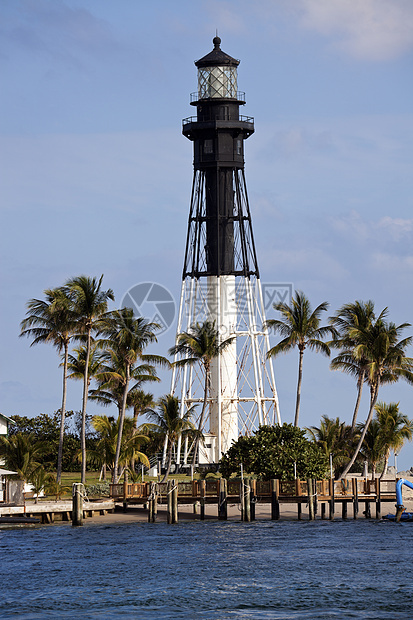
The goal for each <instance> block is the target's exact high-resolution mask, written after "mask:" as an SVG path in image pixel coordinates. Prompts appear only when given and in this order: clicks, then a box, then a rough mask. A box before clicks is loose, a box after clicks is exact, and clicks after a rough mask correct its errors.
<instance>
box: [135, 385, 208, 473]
mask: <svg viewBox="0 0 413 620" xmlns="http://www.w3.org/2000/svg"><path fill="white" fill-rule="evenodd" d="M194 411H195V407H191V408H190V409H188V410H187V411H185V412H184V414H183V416H182V417H181V415H180V407H179V400H178V398H177V397H176V396H173V395H172V394H167V395H166V396H162V398H160V399H159V401H158V410H157V411H154V410H149V411H147V413H146V415H147V418H148V420H149V421H150V422H151V423H150V424H144V425H143V426H142V427H141V428H142V429H145V430H146V429H147V430H151V431H156V432H158V433H160V434H161V435H162V436H163V437H164V438H165V439H166V441H167V455H168V459H167V466H166V473H165V476H164V478H163V480H162V482H165V480H166V479H167V477H168V475H169V472H170V469H171V465H172V452H173V448H174V446H175V444H176V442H177V441H178V439H179V437H182V436H185V435H193V436H199V433H200V431H197V430H196V427H195V425H194V424H193V422H192V421H191V417H192V416H193V414H194Z"/></svg>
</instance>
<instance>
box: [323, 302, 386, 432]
mask: <svg viewBox="0 0 413 620" xmlns="http://www.w3.org/2000/svg"><path fill="white" fill-rule="evenodd" d="M386 314H387V309H385V310H383V312H382V313H381V315H380V317H381V318H382V319H383V318H384V317H385V315H386ZM374 320H375V314H374V303H373V302H372V301H371V300H369V301H367V302H364V301H355V302H354V303H349V304H345V305H344V306H342V307H341V308H340V309H339V310H338V312H337V314H336V315H335V316H332V317H330V324H331V325H332V326H333V327H334V328H335V329H336V330H337V332H338V333H337V336H336V337H335V338H334V340H333V341H332V342H331V343H330V345H331V346H333V347H335V348H339V349H342V351H341V352H340V353H339V355H337V357H335V358H334V359H333V360H331V364H330V368H331V369H332V370H342V371H343V372H346V373H347V374H349V375H351V376H353V377H356V379H357V398H356V404H355V407H354V412H353V418H352V422H351V428H352V431H353V433H354V432H355V429H356V423H357V415H358V410H359V407H360V402H361V395H362V391H363V385H364V380H365V377H366V372H367V366H368V362H367V358H366V357H364V356H359V357H358V358H356V357H355V356H354V350H355V348H356V347H357V345H358V344H359V342H358V337H359V334H360V330H366V329H368V328H369V327H370V326H371V325H372V322H373V321H374Z"/></svg>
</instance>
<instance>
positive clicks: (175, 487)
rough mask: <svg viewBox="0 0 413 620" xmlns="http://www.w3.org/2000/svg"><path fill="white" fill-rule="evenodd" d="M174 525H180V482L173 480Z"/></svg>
mask: <svg viewBox="0 0 413 620" xmlns="http://www.w3.org/2000/svg"><path fill="white" fill-rule="evenodd" d="M172 483H173V487H172V488H173V491H172V523H178V481H177V480H172Z"/></svg>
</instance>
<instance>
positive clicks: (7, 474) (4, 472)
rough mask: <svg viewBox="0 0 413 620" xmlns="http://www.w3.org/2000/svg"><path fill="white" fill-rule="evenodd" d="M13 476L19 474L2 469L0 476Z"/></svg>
mask: <svg viewBox="0 0 413 620" xmlns="http://www.w3.org/2000/svg"><path fill="white" fill-rule="evenodd" d="M12 474H17V471H10V470H9V469H1V468H0V476H11V475H12Z"/></svg>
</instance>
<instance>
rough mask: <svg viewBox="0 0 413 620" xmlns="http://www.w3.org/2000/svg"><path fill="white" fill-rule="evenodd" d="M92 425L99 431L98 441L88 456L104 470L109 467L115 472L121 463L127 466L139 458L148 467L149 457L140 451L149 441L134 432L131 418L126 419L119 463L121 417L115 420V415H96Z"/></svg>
mask: <svg viewBox="0 0 413 620" xmlns="http://www.w3.org/2000/svg"><path fill="white" fill-rule="evenodd" d="M92 425H93V428H94V429H95V431H96V432H97V433H98V442H97V444H96V447H95V448H94V449H93V450H88V458H89V460H91V461H92V462H93V463H95V464H96V465H98V466H99V467H102V468H103V470H104V471H106V467H108V468H109V470H110V471H112V473H113V472H114V470H115V467H118V466H119V465H120V466H121V467H123V468H125V467H127V465H128V463H130V462H131V461H132V460H134V461H135V460H137V461H139V462H141V463H143V464H144V465H146V466H147V467H148V466H149V461H148V457H147V456H146V455H145V454H144V453H143V452H141V451H140V447H141V445H142V444H143V443H146V442H147V437H146V436H145V435H142V434H136V433H134V432H133V431H134V427H133V420H132V419H131V418H127V417H125V419H124V432H123V433H122V437H121V446H120V451H119V455H118V459H117V463H116V454H117V446H118V439H119V428H120V418H118V419H117V420H116V421H115V419H114V418H113V417H108V416H105V415H102V416H99V415H95V416H93V418H92Z"/></svg>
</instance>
